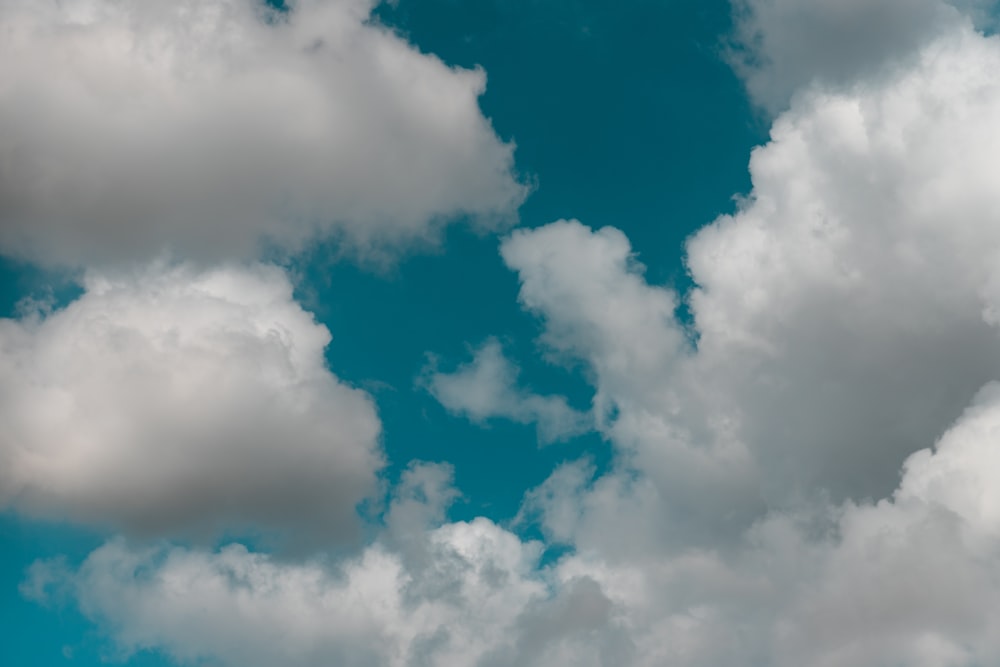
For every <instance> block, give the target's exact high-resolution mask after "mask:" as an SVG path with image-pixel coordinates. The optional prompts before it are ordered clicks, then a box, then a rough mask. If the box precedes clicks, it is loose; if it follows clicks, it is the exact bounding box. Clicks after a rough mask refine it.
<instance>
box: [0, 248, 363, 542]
mask: <svg viewBox="0 0 1000 667" xmlns="http://www.w3.org/2000/svg"><path fill="white" fill-rule="evenodd" d="M84 290H85V291H84V293H83V295H82V296H81V297H80V298H79V299H77V300H76V301H74V302H72V303H70V304H69V305H68V306H67V307H66V308H64V309H62V310H58V311H55V312H53V313H50V314H47V315H41V314H35V315H28V316H25V317H24V318H23V319H20V320H0V424H2V427H0V461H2V464H0V505H2V506H8V507H10V506H13V507H14V508H16V509H17V510H18V511H20V512H22V513H24V514H26V515H29V516H34V517H43V518H52V519H63V518H65V519H71V520H77V521H84V522H90V523H96V524H105V523H111V524H114V525H117V526H119V527H121V528H124V529H125V530H127V531H130V532H134V533H160V532H177V531H179V532H182V533H185V534H189V535H191V534H201V533H205V532H209V533H211V532H214V531H217V530H229V529H232V528H234V527H238V528H242V529H245V528H263V529H269V530H274V531H276V532H277V533H279V534H283V535H284V534H287V536H288V537H291V538H295V539H296V540H299V539H300V538H302V537H303V535H306V536H308V539H309V540H317V541H321V542H325V541H327V540H330V539H338V538H342V537H344V536H345V534H347V533H349V532H350V531H351V530H352V529H353V528H354V527H355V517H356V513H355V505H356V504H357V503H358V502H359V501H360V500H362V499H363V498H365V497H367V496H369V495H370V494H371V493H372V492H374V491H375V490H376V488H375V475H376V472H377V471H378V469H379V468H380V467H381V465H382V454H381V449H380V447H379V442H378V439H379V434H380V430H381V425H380V422H379V419H378V416H377V415H376V412H375V408H374V405H373V403H372V400H371V398H370V397H369V396H368V395H367V394H365V393H364V392H362V391H359V390H357V389H353V388H351V387H349V386H347V385H345V384H343V383H341V382H340V381H338V379H337V378H336V377H335V376H334V375H333V374H331V373H330V371H329V370H328V369H327V368H326V365H325V361H324V357H323V350H324V348H325V346H326V345H327V343H328V342H329V341H330V334H329V332H328V331H327V329H326V328H325V327H323V326H321V325H319V324H317V323H316V322H315V321H314V319H313V317H312V315H310V314H309V313H307V312H305V311H303V310H302V308H301V307H300V306H299V305H298V304H297V303H295V301H294V300H293V298H292V287H291V285H290V283H289V282H288V279H287V278H286V277H285V275H284V274H283V273H282V272H281V271H280V270H279V269H277V268H275V267H268V266H256V267H252V268H245V269H237V268H220V269H215V270H211V271H207V272H197V271H194V270H191V269H188V268H185V267H179V268H166V267H161V268H158V269H151V270H149V271H148V272H146V273H143V274H139V275H127V276H110V275H103V276H102V275H99V274H96V273H94V274H89V275H88V277H87V278H86V280H85V283H84ZM301 529H305V530H301Z"/></svg>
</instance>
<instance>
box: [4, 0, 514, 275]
mask: <svg viewBox="0 0 1000 667" xmlns="http://www.w3.org/2000/svg"><path fill="white" fill-rule="evenodd" d="M373 4H374V2H373V0H330V1H323V0H298V1H296V2H290V3H288V6H289V8H288V11H287V12H278V11H276V10H272V9H269V8H268V7H267V4H266V3H264V2H261V1H259V0H207V1H206V0H180V1H176V2H144V3H129V2H116V1H113V0H68V1H64V2H61V1H56V0H41V1H38V0H2V1H0V22H2V23H3V26H4V37H3V39H2V40H0V252H2V253H4V254H7V255H11V256H15V257H18V258H23V259H27V260H33V261H37V262H41V263H45V264H69V265H74V266H76V265H81V264H83V265H92V264H95V263H105V262H114V261H118V260H123V259H124V260H134V259H138V260H143V259H147V258H150V257H152V256H155V255H157V254H158V253H160V252H163V251H168V252H173V253H175V254H176V255H178V256H180V257H182V258H185V259H194V260H201V261H206V262H210V261H214V260H219V259H230V258H247V257H254V256H256V255H257V253H258V252H260V250H261V249H262V247H264V246H268V247H273V246H276V247H277V248H279V249H283V250H288V251H292V252H295V251H297V250H299V249H301V248H302V247H303V245H304V244H305V243H306V242H307V241H311V240H314V239H323V238H331V237H332V238H334V239H337V240H339V241H342V242H343V244H344V246H345V247H346V248H348V249H353V250H354V251H355V252H356V253H359V254H361V255H363V256H371V255H372V254H376V255H377V254H381V253H384V252H387V251H391V250H392V249H393V248H396V247H397V246H399V245H400V244H403V243H406V242H408V241H413V240H427V239H432V238H433V237H434V236H435V234H436V232H437V230H439V229H440V227H441V226H442V225H443V224H444V223H445V222H446V221H447V220H449V219H453V218H458V217H465V216H468V217H471V218H473V219H475V220H478V224H481V225H484V226H487V227H493V226H496V225H499V224H503V223H505V222H509V221H511V220H513V219H514V218H516V209H517V207H518V206H519V205H520V203H521V201H522V200H523V198H524V196H525V194H526V188H525V187H524V186H523V185H522V184H521V183H519V182H518V180H517V179H516V177H515V176H514V174H513V146H512V145H511V144H506V143H504V142H502V141H501V140H500V139H498V138H497V136H496V134H495V133H494V131H493V128H492V126H491V124H490V122H489V120H488V119H486V118H485V117H484V116H483V115H482V113H481V111H480V109H479V106H478V98H479V95H480V94H482V92H483V90H484V88H485V84H486V77H485V74H484V73H483V72H482V71H481V70H463V69H460V68H452V67H448V66H447V65H445V64H444V63H442V62H441V61H440V60H439V59H438V58H436V57H434V56H432V55H427V54H424V53H421V52H420V51H418V50H417V49H416V48H415V47H413V46H411V45H410V44H408V43H407V42H406V41H405V40H404V39H403V38H402V37H400V36H399V35H397V34H396V33H394V32H393V31H391V30H389V29H387V28H384V27H381V26H379V25H378V23H377V22H375V21H372V20H370V19H369V13H370V10H371V8H372V6H373Z"/></svg>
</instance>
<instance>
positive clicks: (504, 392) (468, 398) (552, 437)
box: [420, 338, 592, 444]
mask: <svg viewBox="0 0 1000 667" xmlns="http://www.w3.org/2000/svg"><path fill="white" fill-rule="evenodd" d="M519 374H520V369H519V368H518V367H517V366H516V365H515V364H514V363H513V362H511V361H510V360H509V359H508V358H507V357H506V356H505V355H504V352H503V347H502V346H501V345H500V341H498V340H497V339H495V338H489V339H487V340H486V341H484V342H483V344H482V345H480V346H479V348H477V349H476V350H475V353H474V356H473V359H472V361H471V362H470V363H467V364H463V365H462V366H459V367H458V368H457V369H456V370H455V371H453V372H451V373H442V372H439V371H437V370H436V369H435V368H434V367H433V366H432V367H429V368H427V369H425V370H424V373H423V375H422V377H421V379H420V382H421V384H423V385H425V386H426V387H427V390H428V391H429V392H430V393H431V394H432V395H433V396H434V398H436V399H437V400H438V401H439V402H440V403H441V405H443V406H444V407H445V408H446V409H448V410H449V411H450V412H453V413H455V414H459V415H464V416H466V417H468V418H469V419H471V420H472V421H474V422H478V423H483V422H485V421H486V420H488V419H493V418H502V419H509V420H511V421H514V422H517V423H520V424H535V425H536V426H537V428H538V439H539V441H540V442H541V443H543V444H545V443H550V442H555V441H559V440H566V439H567V438H571V437H573V436H577V435H580V434H581V433H584V432H586V431H588V430H590V429H591V428H592V424H591V419H590V417H589V416H588V415H586V414H584V413H581V412H579V411H577V410H574V409H573V408H571V407H570V406H569V403H567V401H566V398H565V397H563V396H543V395H540V394H535V393H533V392H531V391H529V390H527V389H524V388H522V387H519V386H518V382H517V379H518V375H519Z"/></svg>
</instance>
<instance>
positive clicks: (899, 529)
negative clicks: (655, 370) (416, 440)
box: [25, 385, 1000, 667]
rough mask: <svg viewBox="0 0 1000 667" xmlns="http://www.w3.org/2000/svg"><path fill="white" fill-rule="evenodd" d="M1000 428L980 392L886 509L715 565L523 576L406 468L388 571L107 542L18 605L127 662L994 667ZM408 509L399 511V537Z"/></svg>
mask: <svg viewBox="0 0 1000 667" xmlns="http://www.w3.org/2000/svg"><path fill="white" fill-rule="evenodd" d="M998 428H1000V388H998V387H997V386H996V385H990V386H989V387H988V388H986V389H984V391H983V392H982V393H981V394H980V396H979V397H978V398H977V400H976V401H975V402H974V403H973V405H972V406H971V407H970V408H969V410H968V411H967V412H966V413H965V415H964V416H963V417H962V419H961V420H960V421H959V422H958V423H957V424H956V425H955V426H954V427H953V428H952V429H950V430H949V432H948V433H947V434H946V435H945V436H944V437H943V438H942V439H941V441H940V442H939V443H938V444H937V446H936V447H935V449H934V450H922V451H919V452H917V453H915V454H914V455H913V456H912V457H910V459H908V461H907V463H906V465H905V466H904V475H903V479H902V482H901V484H900V486H899V487H898V488H897V489H896V491H895V492H894V493H893V494H892V495H891V496H890V497H888V498H886V499H884V500H881V501H879V502H878V503H875V504H872V503H860V504H855V503H851V502H848V503H845V504H843V505H839V506H836V507H830V508H828V509H827V510H826V511H825V513H824V514H822V515H812V516H808V515H804V514H801V513H798V514H797V513H787V512H777V513H773V514H771V515H769V516H767V517H766V518H764V519H762V520H761V521H759V522H757V523H756V524H755V525H754V526H753V527H752V528H751V529H750V530H749V531H747V532H746V533H745V534H744V535H743V536H742V537H741V540H740V543H739V544H738V545H736V546H735V547H734V548H733V549H731V550H725V551H720V550H704V549H691V550H686V551H683V552H680V553H675V554H672V555H667V556H664V555H663V554H657V553H655V552H650V551H647V550H643V549H635V548H634V547H635V546H636V545H635V543H626V544H625V545H624V546H625V547H626V548H627V549H628V551H627V553H626V554H625V555H622V554H618V555H616V554H614V552H613V550H609V549H602V550H592V549H589V548H588V549H587V550H580V551H578V552H577V553H571V554H569V555H567V556H565V557H563V558H561V559H560V560H559V561H558V562H557V563H555V564H553V565H551V566H548V567H540V563H539V559H540V556H541V553H542V551H541V544H540V543H538V542H531V541H523V540H521V539H519V538H518V537H517V536H516V535H514V534H512V533H510V532H508V531H506V530H504V529H502V528H501V527H499V526H497V525H496V524H494V523H493V522H491V521H489V520H487V519H483V518H479V519H476V520H474V521H472V522H456V523H444V524H440V523H435V518H437V519H438V520H439V517H440V515H439V509H440V505H438V507H437V508H435V507H433V505H435V504H437V503H439V502H440V499H441V498H442V497H444V498H445V499H446V498H447V497H448V496H449V495H451V494H450V493H449V492H448V487H447V471H444V473H445V474H444V475H442V474H441V473H442V471H441V470H440V469H437V468H436V467H434V466H432V467H430V468H429V469H426V470H425V469H422V468H421V467H419V466H418V467H415V468H413V469H411V471H410V472H411V473H412V479H411V480H410V481H409V482H404V487H406V486H407V484H416V485H417V487H419V488H420V493H423V492H424V489H426V490H427V491H429V492H428V493H426V496H425V497H426V498H428V499H429V500H428V501H426V502H425V503H423V506H424V507H425V508H427V510H428V514H427V517H428V518H430V520H431V521H430V523H429V524H426V525H422V526H421V523H420V522H419V521H418V522H413V523H411V522H405V523H403V524H401V525H405V526H408V527H416V526H421V528H420V530H418V531H414V532H413V533H412V537H413V538H414V539H413V540H412V541H410V542H407V543H405V548H402V549H401V548H398V547H393V546H391V545H390V544H387V543H386V542H385V541H379V542H376V543H375V544H374V545H372V546H371V547H369V548H368V549H367V550H365V551H364V552H363V553H362V554H360V555H359V556H357V557H355V558H352V559H349V560H346V561H343V562H340V563H338V564H336V565H335V566H331V565H328V564H324V563H322V562H321V561H310V562H306V563H289V562H283V561H280V560H276V559H274V558H272V557H270V556H267V555H265V554H260V553H252V552H249V551H248V550H247V549H245V548H244V547H242V546H239V545H234V546H230V547H226V548H224V549H222V550H220V551H217V552H207V551H200V550H188V549H183V548H163V547H161V548H138V547H131V546H129V545H127V544H126V543H124V542H122V541H120V540H116V541H112V542H109V543H108V544H106V545H105V546H103V547H101V548H99V549H98V550H96V551H95V552H94V553H93V554H91V555H90V557H89V558H88V559H87V560H86V562H84V563H83V564H82V566H81V567H80V568H79V569H78V570H76V571H73V570H69V569H67V568H66V567H65V565H64V564H62V563H60V562H58V561H55V562H47V563H46V562H41V563H38V564H36V565H35V567H34V568H33V570H32V573H31V578H30V579H29V580H28V581H27V582H26V584H25V589H26V590H29V591H31V592H32V595H34V596H35V597H36V598H38V599H40V600H45V599H46V598H48V597H50V596H57V595H59V594H61V593H65V592H68V593H70V594H71V595H72V596H73V597H75V598H76V599H78V600H79V604H80V606H81V609H82V610H83V612H84V613H85V614H87V615H89V616H90V617H92V618H93V619H95V620H97V621H99V622H101V623H102V625H103V626H104V627H106V628H110V629H113V631H114V634H115V637H116V641H117V643H118V647H119V649H120V650H121V651H122V652H123V653H124V654H125V655H128V654H130V653H131V652H134V651H136V650H140V649H143V648H158V649H162V650H165V651H166V652H167V653H168V654H169V655H171V656H172V657H173V658H175V659H177V660H179V661H196V660H200V659H211V660H213V661H218V662H219V664H221V665H234V666H235V665H246V666H248V667H256V666H258V665H259V666H261V667H263V666H265V665H273V664H275V663H279V662H280V663H281V664H289V665H303V666H305V665H313V664H317V663H326V662H337V664H344V665H392V666H397V665H398V666H404V665H427V666H435V667H458V666H460V665H463V666H464V665H483V666H489V667H500V666H509V667H514V666H515V665H539V666H541V665H559V666H566V667H569V666H570V665H594V666H597V665H634V666H636V667H655V666H657V665H663V664H671V665H679V666H682V667H688V666H690V667H709V666H716V667H719V666H721V667H738V666H740V665H745V664H747V662H748V661H749V662H752V663H753V664H765V665H773V666H775V667H794V666H796V665H801V664H802V663H803V661H808V662H809V663H810V664H815V665H819V666H821V667H825V666H831V667H832V666H834V665H836V666H838V667H870V666H871V665H880V664H905V665H913V666H915V667H951V666H955V665H977V664H991V663H993V662H995V661H996V660H997V659H1000V642H997V641H996V637H997V631H998V630H1000V614H997V612H996V610H997V603H998V602H1000V585H998V581H997V577H996V567H995V557H996V554H997V552H998V550H1000V530H998V529H997V521H996V519H997V516H998V514H1000V503H998V495H997V493H996V488H998V485H997V481H998V480H997V479H996V477H997V475H996V470H997V469H998V468H997V466H996V465H994V464H995V463H997V462H996V461H995V459H996V458H997V454H996V447H995V442H994V440H995V438H994V436H995V434H996V432H997V430H998ZM442 484H444V486H442ZM422 485H424V486H422ZM404 491H405V488H404ZM407 493H409V492H407ZM417 495H420V494H417ZM421 504H422V503H421V502H420V501H419V500H413V498H410V499H408V500H406V506H407V512H408V516H413V514H412V510H413V509H414V508H418V507H420V506H421ZM619 509H621V508H619ZM627 518H628V515H620V516H619V521H620V520H623V519H624V520H627ZM654 518H655V517H654ZM616 537H617V535H615V534H612V535H605V536H604V539H605V540H607V541H609V542H610V541H612V540H614V539H615V538H616ZM587 546H588V547H592V546H593V545H587ZM629 547H631V548H629Z"/></svg>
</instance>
